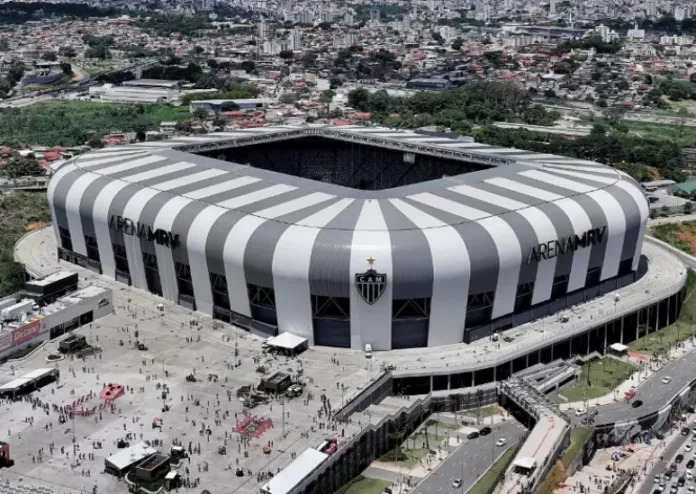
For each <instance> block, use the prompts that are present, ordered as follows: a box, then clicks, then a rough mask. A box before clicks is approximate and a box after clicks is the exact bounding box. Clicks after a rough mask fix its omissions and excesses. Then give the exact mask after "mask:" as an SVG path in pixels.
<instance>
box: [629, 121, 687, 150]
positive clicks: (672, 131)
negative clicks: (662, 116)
mask: <svg viewBox="0 0 696 494" xmlns="http://www.w3.org/2000/svg"><path fill="white" fill-rule="evenodd" d="M621 125H623V126H625V127H626V128H627V129H628V131H629V132H632V133H635V134H638V135H640V136H644V137H649V138H652V139H665V140H669V141H672V142H676V143H678V144H679V145H680V146H685V147H692V146H694V145H695V144H696V127H689V126H687V125H684V126H679V125H671V124H660V123H652V122H638V121H635V120H622V121H621Z"/></svg>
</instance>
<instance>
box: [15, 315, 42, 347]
mask: <svg viewBox="0 0 696 494" xmlns="http://www.w3.org/2000/svg"><path fill="white" fill-rule="evenodd" d="M40 332H41V319H37V320H36V321H32V322H30V323H29V324H25V325H24V326H22V327H21V328H17V329H15V330H14V331H12V346H15V345H20V344H22V343H24V342H25V341H29V340H31V339H32V338H34V337H35V336H39V333H40Z"/></svg>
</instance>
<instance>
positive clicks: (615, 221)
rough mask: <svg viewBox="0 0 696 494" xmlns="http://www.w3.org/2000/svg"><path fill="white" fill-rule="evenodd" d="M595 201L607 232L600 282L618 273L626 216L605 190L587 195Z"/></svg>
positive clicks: (617, 202)
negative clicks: (601, 213) (604, 220)
mask: <svg viewBox="0 0 696 494" xmlns="http://www.w3.org/2000/svg"><path fill="white" fill-rule="evenodd" d="M587 195H588V196H589V197H590V198H592V199H594V200H595V201H597V204H599V206H600V207H601V208H602V211H604V216H606V218H607V225H606V226H607V230H606V232H605V233H604V235H605V237H604V241H605V242H606V248H605V251H604V261H603V263H602V274H601V280H602V281H604V280H606V279H607V278H613V277H614V276H616V275H617V274H618V273H619V264H620V263H621V251H622V250H623V242H624V237H625V236H626V215H625V213H624V211H623V209H622V208H621V205H620V204H619V201H617V200H616V199H615V198H614V197H613V196H612V195H611V194H610V193H609V192H607V191H606V190H596V191H594V192H590V193H589V194H587Z"/></svg>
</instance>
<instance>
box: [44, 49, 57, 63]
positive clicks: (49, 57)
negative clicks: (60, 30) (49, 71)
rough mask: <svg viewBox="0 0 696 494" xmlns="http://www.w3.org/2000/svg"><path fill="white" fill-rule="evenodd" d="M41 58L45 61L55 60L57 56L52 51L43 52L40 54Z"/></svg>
mask: <svg viewBox="0 0 696 494" xmlns="http://www.w3.org/2000/svg"><path fill="white" fill-rule="evenodd" d="M41 58H42V59H44V60H46V61H47V62H55V61H56V60H58V56H57V55H56V54H55V53H53V52H52V51H47V52H44V54H43V55H41Z"/></svg>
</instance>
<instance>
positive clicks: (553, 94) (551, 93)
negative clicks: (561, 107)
mask: <svg viewBox="0 0 696 494" xmlns="http://www.w3.org/2000/svg"><path fill="white" fill-rule="evenodd" d="M544 96H546V97H547V98H555V97H556V91H554V90H553V89H547V90H546V91H544Z"/></svg>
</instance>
